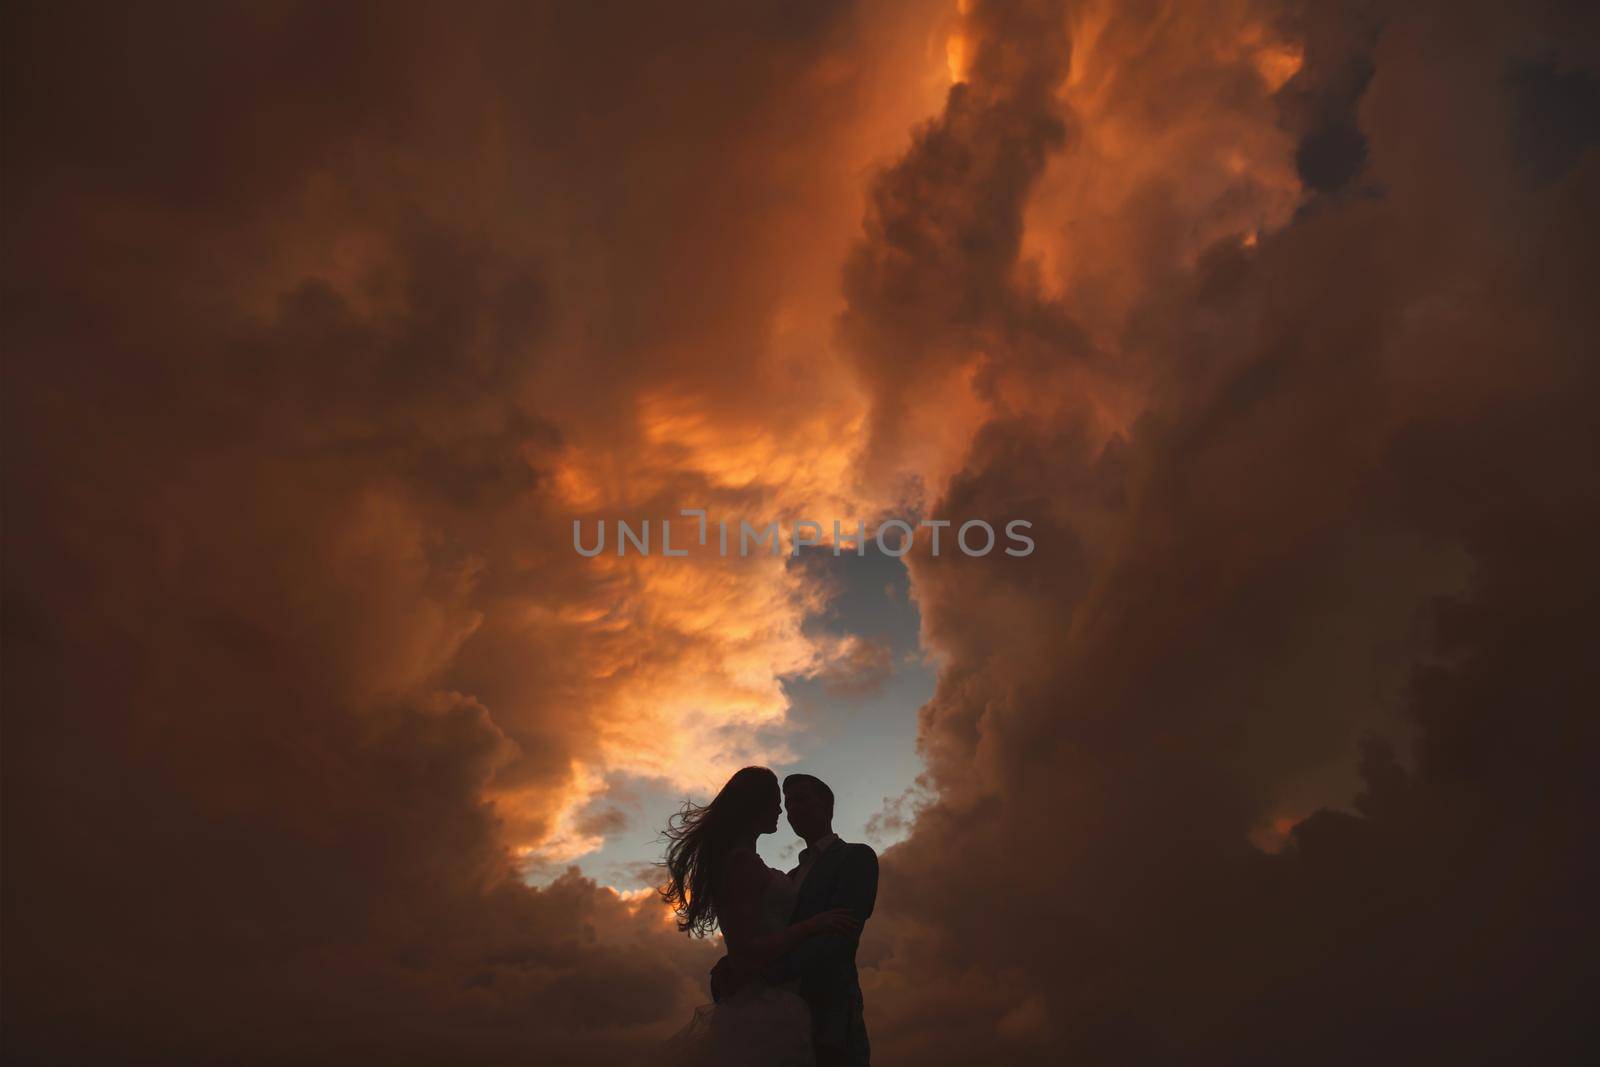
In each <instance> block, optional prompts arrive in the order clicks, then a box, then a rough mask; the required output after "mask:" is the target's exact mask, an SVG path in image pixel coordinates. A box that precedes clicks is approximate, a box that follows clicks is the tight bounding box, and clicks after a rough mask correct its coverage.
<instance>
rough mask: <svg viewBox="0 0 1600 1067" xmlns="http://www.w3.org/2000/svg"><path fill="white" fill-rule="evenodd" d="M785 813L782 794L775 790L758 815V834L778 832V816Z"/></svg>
mask: <svg viewBox="0 0 1600 1067" xmlns="http://www.w3.org/2000/svg"><path fill="white" fill-rule="evenodd" d="M782 814H783V800H782V794H780V793H779V792H778V791H777V790H773V792H772V796H771V798H770V799H768V800H767V801H766V802H765V803H764V804H763V805H762V807H761V813H760V814H759V815H758V816H757V817H756V833H757V834H775V833H777V832H778V816H779V815H782Z"/></svg>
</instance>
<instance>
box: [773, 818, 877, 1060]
mask: <svg viewBox="0 0 1600 1067" xmlns="http://www.w3.org/2000/svg"><path fill="white" fill-rule="evenodd" d="M877 898H878V854H877V853H876V852H873V851H872V848H871V846H869V845H855V844H849V843H847V842H844V841H840V842H838V843H837V844H835V845H834V846H833V847H832V848H830V849H828V850H827V851H826V852H824V853H823V854H822V855H820V856H818V857H817V861H816V863H815V864H813V865H812V867H811V870H810V872H808V873H807V875H806V880H805V882H804V883H803V884H802V885H801V886H800V898H799V900H798V901H797V902H796V903H795V909H794V915H793V916H792V917H791V918H790V920H789V921H790V922H792V923H795V922H801V921H803V920H805V919H809V918H810V917H811V916H813V915H816V914H817V913H818V912H823V911H828V910H829V909H831V908H849V909H850V910H851V912H853V913H854V914H855V917H856V918H857V919H859V920H860V921H861V922H863V923H865V922H866V921H867V918H868V917H869V916H871V914H872V905H873V904H874V903H875V902H876V901H877ZM857 940H858V938H854V937H845V936H842V935H839V934H825V935H823V936H821V937H813V938H811V939H810V940H809V941H807V942H805V943H804V944H802V945H800V946H799V947H798V948H796V949H795V950H794V951H792V952H790V953H789V954H787V955H786V956H784V957H783V958H782V959H781V960H779V961H778V965H777V967H778V971H779V972H780V976H781V977H783V978H799V979H800V994H801V995H802V996H803V997H805V998H806V1001H807V1002H808V1003H809V1004H810V1005H811V1025H812V1031H813V1038H814V1040H815V1042H816V1046H817V1054H818V1058H819V1059H820V1060H821V1061H822V1062H823V1063H847V1064H851V1065H852V1067H867V1064H868V1062H869V1059H870V1055H871V1052H870V1048H869V1046H868V1044H867V1027H866V1023H865V1021H864V1020H863V1019H862V1013H861V980H860V978H859V977H858V975H857V974H856V943H857Z"/></svg>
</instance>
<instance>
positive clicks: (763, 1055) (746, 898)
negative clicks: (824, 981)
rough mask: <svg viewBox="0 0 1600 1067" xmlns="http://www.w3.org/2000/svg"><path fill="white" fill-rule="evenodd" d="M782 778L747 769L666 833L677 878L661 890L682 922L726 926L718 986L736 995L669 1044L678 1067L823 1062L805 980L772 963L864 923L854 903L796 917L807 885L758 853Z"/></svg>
mask: <svg viewBox="0 0 1600 1067" xmlns="http://www.w3.org/2000/svg"><path fill="white" fill-rule="evenodd" d="M781 798H782V792H781V791H780V790H779V788H778V777H777V775H775V774H773V773H772V772H771V771H770V770H768V769H767V768H765V767H746V768H744V769H743V770H741V771H739V772H738V773H736V774H735V775H734V776H733V777H732V778H730V779H728V783H727V784H726V785H724V786H723V787H722V790H721V792H719V793H718V794H717V795H716V798H715V799H714V800H712V801H711V803H710V804H707V805H705V806H704V807H700V806H697V805H694V804H690V803H685V804H684V807H683V810H682V811H681V812H679V813H678V814H677V815H675V816H673V818H672V820H671V821H670V822H669V825H668V827H667V830H666V837H667V839H668V841H669V844H668V846H667V858H666V860H665V862H664V864H663V866H665V867H666V869H667V874H668V881H667V884H666V885H664V886H662V887H661V895H662V897H664V898H665V899H666V901H667V902H668V903H669V904H672V905H673V906H674V908H675V910H676V912H677V916H678V929H679V930H682V931H684V932H686V933H692V934H694V935H695V936H697V937H704V936H706V935H707V934H709V933H711V931H712V930H713V928H716V927H719V926H720V927H721V929H722V937H723V940H724V942H725V943H726V944H727V948H728V958H727V964H726V969H725V970H724V969H722V968H719V977H718V983H719V985H720V986H721V987H722V988H725V989H730V990H732V991H731V992H729V993H727V995H725V996H721V997H720V998H719V999H718V1000H717V1002H716V1003H714V1004H708V1005H705V1006H704V1007H701V1008H699V1009H697V1010H696V1012H695V1015H694V1018H693V1019H692V1020H691V1021H690V1022H689V1025H688V1026H686V1027H684V1029H683V1030H681V1031H679V1032H678V1033H677V1034H676V1035H675V1036H674V1037H673V1038H672V1040H671V1041H670V1042H669V1043H668V1046H667V1050H668V1051H667V1057H666V1062H667V1063H668V1064H671V1065H674V1067H733V1065H735V1064H737V1065H740V1067H744V1065H748V1064H764V1065H769V1067H814V1065H815V1064H816V1062H817V1059H816V1053H815V1051H814V1050H813V1048H812V1039H811V1009H810V1007H809V1006H808V1005H807V1003H806V1001H805V999H804V998H803V997H802V996H801V995H800V992H799V980H798V979H789V980H787V981H778V980H775V979H773V978H771V977H770V973H771V965H772V964H773V963H775V962H777V960H778V959H779V958H780V957H782V956H783V955H784V954H785V953H787V952H789V951H790V950H792V949H794V948H796V947H798V946H799V945H800V944H802V943H803V942H805V941H807V940H809V939H811V938H814V937H819V936H822V935H824V934H840V935H843V936H846V937H853V936H854V935H855V934H856V933H857V932H858V931H859V930H860V928H861V924H860V923H859V922H857V921H856V919H855V918H854V917H853V916H852V914H851V912H850V909H848V908H834V909H831V910H829V911H824V912H819V913H818V914H816V915H813V916H812V917H810V918H809V919H806V920H804V921H802V922H796V923H790V921H789V918H790V916H791V915H792V914H793V913H794V910H795V903H796V900H797V898H798V896H799V887H798V886H797V885H796V884H795V883H794V882H793V881H791V880H790V878H789V876H788V875H786V874H784V873H783V872H782V871H777V870H773V869H772V868H771V867H768V866H767V865H766V864H765V863H763V862H762V861H761V857H760V856H758V855H757V854H756V838H757V837H759V836H761V835H762V834H770V833H773V832H775V831H776V830H777V829H778V815H779V814H780V813H781V812H782V810H783V808H782V800H781Z"/></svg>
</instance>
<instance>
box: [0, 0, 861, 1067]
mask: <svg viewBox="0 0 1600 1067" xmlns="http://www.w3.org/2000/svg"><path fill="white" fill-rule="evenodd" d="M618 14H619V13H618V12H608V11H602V10H592V9H589V8H585V7H578V6H565V5H563V6H560V7H556V8H546V9H543V10H539V9H534V8H529V7H527V6H525V5H479V6H468V7H466V8H461V9H456V10H451V11H446V10H445V9H443V8H439V7H437V6H434V5H429V4H418V5H394V4H382V5H370V6H361V5H348V6H343V7H339V8H336V9H330V8H326V7H324V6H322V5H313V4H275V5H265V6H256V7H251V8H248V9H246V8H241V7H237V6H235V7H226V8H218V7H215V6H213V5H187V6H181V5H158V6H155V7H146V8H143V9H140V10H137V11H134V10H126V11H116V10H109V9H105V8H101V7H98V6H94V5H77V6H72V5H11V6H9V7H8V8H7V12H6V27H5V31H4V47H5V61H4V76H5V91H4V95H5V98H6V101H7V104H6V108H5V150H4V151H5V164H6V171H7V173H6V181H5V205H4V207H5V232H6V242H7V249H6V265H5V275H4V282H5V304H6V309H7V310H6V320H7V321H6V327H5V338H4V342H5V349H6V366H5V389H4V407H5V435H6V444H5V508H6V519H7V521H6V539H5V587H4V612H5V639H4V644H5V664H6V666H5V672H4V674H5V716H6V719H5V760H6V773H5V788H6V803H5V820H6V826H5V845H6V886H5V902H4V907H5V944H6V951H5V970H6V974H5V983H4V984H5V991H6V993H5V1047H6V1057H7V1059H8V1060H9V1061H13V1062H64V1061H74V1062H94V1061H98V1062H115V1061H118V1060H122V1059H146V1060H148V1059H151V1058H154V1059H159V1060H162V1061H163V1062H186V1061H187V1062H220V1061H227V1062H235V1063H243V1062H287V1061H304V1060H338V1061H348V1060H350V1059H352V1058H354V1059H365V1058H383V1059H386V1060H389V1061H397V1062H452V1063H462V1062H474V1061H481V1060H486V1059H487V1060H494V1061H498V1060H501V1059H504V1058H507V1057H511V1058H517V1059H526V1058H528V1057H530V1056H534V1057H538V1056H541V1055H542V1056H544V1057H546V1060H547V1062H557V1061H558V1062H578V1061H585V1062H597V1063H613V1062H616V1061H617V1058H618V1056H619V1055H621V1053H620V1052H619V1050H620V1049H622V1048H623V1047H625V1046H626V1047H634V1046H636V1045H637V1043H638V1041H639V1040H641V1038H640V1035H641V1033H643V1034H645V1035H646V1036H645V1039H646V1040H648V1038H649V1035H651V1034H655V1035H659V1034H660V1032H661V1031H662V1029H663V1028H666V1027H671V1026H674V1025H677V1024H680V1023H681V1022H682V1021H684V1020H685V1019H686V1018H687V1012H688V1007H689V1006H690V1005H692V1004H693V1003H696V1002H698V1001H699V1000H700V999H703V996H704V975H705V972H706V970H707V968H708V965H709V963H710V960H711V958H712V957H714V955H715V950H714V948H713V947H712V946H711V945H703V944H692V943H688V942H686V941H685V940H684V939H682V938H680V937H676V936H670V935H669V932H668V928H667V927H666V925H665V924H664V923H662V922H661V921H660V913H659V909H655V908H650V907H641V906H640V905H639V903H638V902H637V901H635V900H632V899H629V898H623V897H619V896H618V895H617V894H616V893H614V892H612V891H610V890H607V889H604V888H601V887H597V886H596V885H595V884H594V883H593V882H591V881H588V880H586V879H584V878H583V877H581V876H580V875H579V874H577V873H576V872H573V873H571V874H569V875H567V876H565V877H563V878H562V879H560V880H558V881H557V882H555V883H554V884H553V885H551V886H550V887H548V888H546V889H543V890H534V889H530V888H527V887H525V886H524V885H522V883H521V881H520V879H519V877H518V872H517V869H516V864H515V863H514V859H513V857H512V856H511V855H509V854H508V851H507V847H506V839H505V831H506V829H507V826H508V825H512V824H514V825H515V827H516V828H518V831H519V833H520V834H521V836H522V837H523V839H526V838H528V837H530V836H531V837H532V838H534V839H537V838H538V837H539V836H540V834H542V833H544V832H546V831H547V830H548V823H549V822H550V820H552V819H553V818H554V817H555V813H556V812H557V810H558V809H559V806H560V805H559V801H560V799H561V797H562V796H563V794H564V791H565V790H566V789H567V788H568V786H569V780H570V778H571V775H572V773H573V762H574V760H575V759H576V758H579V757H581V756H582V755H583V754H584V753H585V752H589V751H592V749H593V746H594V745H595V744H596V740H595V737H596V733H597V728H596V726H595V723H594V722H593V721H592V719H591V716H593V715H596V714H597V711H596V709H595V708H594V707H593V706H592V704H591V702H590V701H589V700H588V699H587V698H588V696H589V695H590V694H589V693H588V692H587V691H586V690H585V688H584V681H585V677H586V676H585V675H584V673H583V672H584V670H585V669H586V664H585V662H584V657H583V655H582V654H581V653H580V652H578V651H576V650H575V647H576V643H577V638H576V637H574V636H573V632H572V631H571V630H570V628H569V629H563V628H562V627H561V626H559V625H556V624H550V625H548V626H546V627H545V629H543V630H540V629H538V625H537V620H539V619H543V618H559V616H560V611H561V609H562V608H563V607H564V606H566V605H569V604H572V603H574V602H580V601H582V600H583V599H584V597H585V595H586V594H589V593H591V592H592V590H593V588H594V585H595V583H596V582H597V581H598V580H600V579H597V578H596V577H595V574H594V572H593V571H592V570H589V571H584V570H581V569H579V568H578V567H576V566H575V565H574V564H573V562H572V557H571V554H570V551H564V549H565V544H564V543H563V542H562V541H561V540H560V537H559V536H558V534H559V533H560V531H559V530H557V528H556V525H555V523H554V522H553V521H552V518H553V515H554V512H553V510H552V508H553V504H552V497H551V493H552V490H551V486H550V478H551V471H552V469H553V467H554V466H555V465H556V463H557V461H558V458H559V456H560V455H561V454H562V453H563V450H564V449H567V448H569V447H570V446H571V443H572V442H571V439H570V431H571V430H572V428H573V427H585V426H586V427H588V428H589V429H590V430H591V432H592V431H593V430H594V429H596V428H598V430H599V432H601V433H604V432H605V426H606V423H607V421H608V420H611V419H616V416H617V413H618V412H619V411H622V412H626V413H628V414H630V415H631V412H632V410H633V403H634V396H633V393H632V392H631V390H632V389H633V388H634V387H635V385H637V384H638V382H639V380H641V379H649V378H651V376H652V375H654V376H657V377H656V379H655V380H658V381H659V380H672V381H675V382H679V383H683V382H690V383H692V382H693V381H695V380H698V381H701V382H704V383H709V382H717V383H722V384H723V385H725V386H726V389H727V391H728V395H734V394H736V393H737V394H739V395H740V398H741V399H740V402H741V403H744V402H747V400H748V396H749V390H748V389H747V388H744V387H743V386H741V384H740V378H741V376H742V375H746V374H752V375H753V374H756V373H759V368H758V367H757V366H756V362H757V361H755V360H753V359H749V358H742V359H741V358H736V357H740V356H744V355H746V354H747V353H743V352H740V346H741V344H743V343H745V342H750V343H751V344H753V341H751V339H752V338H753V337H754V335H755V334H756V333H757V332H758V330H759V328H760V316H761V315H762V314H764V312H763V310H762V302H763V301H766V300H768V297H769V296H770V294H772V293H775V292H777V291H778V289H779V286H778V282H777V278H778V276H779V275H780V274H781V264H780V265H779V267H773V266H772V265H771V259H770V257H767V258H763V257H760V256H757V255H756V252H757V250H758V249H760V247H761V241H762V240H763V239H764V238H765V237H766V236H767V234H768V232H769V229H770V227H769V225H768V224H769V223H770V220H771V218H772V217H774V216H775V215H776V214H777V213H781V212H783V211H789V210H791V209H792V204H791V201H794V200H798V202H800V203H801V204H802V205H805V204H809V203H810V202H811V201H810V200H807V199H806V195H809V194H807V193H806V192H805V190H804V189H803V188H802V189H801V190H800V192H799V193H797V192H795V190H794V188H790V187H786V186H785V185H784V184H783V182H784V181H785V180H788V181H791V182H793V183H794V184H795V186H803V185H804V183H805V182H806V181H807V180H809V174H808V172H805V171H803V170H796V169H795V167H794V166H793V160H792V159H783V158H779V155H780V151H779V150H780V148H781V149H782V150H783V151H788V152H791V153H794V156H795V158H800V157H804V156H806V155H807V154H810V155H812V156H814V157H823V156H825V155H826V153H827V151H828V145H827V142H826V137H825V136H824V135H825V134H826V133H827V131H828V130H829V129H830V122H831V121H832V115H833V114H834V110H835V109H842V108H847V107H848V106H849V102H850V101H851V100H852V99H853V97H852V95H851V94H852V93H854V92H855V91H856V83H855V82H854V81H853V80H852V76H851V68H849V67H848V66H846V67H845V68H844V72H843V74H842V75H840V76H836V77H833V78H832V79H831V80H829V79H827V78H818V77H815V76H813V68H814V66H815V62H816V60H817V58H818V57H819V56H821V55H822V54H823V52H824V50H825V49H827V48H828V47H829V46H830V45H831V44H836V43H837V42H838V41H839V40H840V38H841V35H845V36H848V34H849V32H851V31H850V25H849V23H848V20H847V18H846V16H848V14H849V12H848V11H847V10H846V9H843V8H841V7H838V6H836V5H806V6H805V9H804V10H799V9H796V8H795V7H794V5H787V4H785V5H769V6H766V7H764V8H759V9H757V8H753V7H751V6H749V5H726V6H724V7H722V8H721V9H717V10H712V9H699V10H694V11H683V12H669V11H665V10H661V11H657V12H654V13H652V12H648V11H642V12H639V11H636V12H631V13H628V14H627V17H626V18H618V17H616V16H617V15H618ZM730 57H731V58H730ZM712 58H716V59H718V60H719V62H716V63H713V62H711V61H710V60H711V59H712ZM785 98H787V100H788V103H784V102H783V101H784V99H785ZM773 116H777V120H776V121H773ZM780 171H782V172H784V173H786V174H788V175H789V177H788V178H786V179H785V178H781V177H780V176H779V172H780ZM719 183H720V184H719ZM763 264H765V266H763ZM689 265H693V266H694V267H695V268H697V269H695V270H690V269H687V268H688V266H689ZM574 353H576V354H577V357H575V355H574ZM578 357H587V361H586V360H585V358H578ZM616 421H617V422H618V425H617V427H616V433H617V434H618V435H619V436H620V437H626V435H627V434H629V433H631V432H633V428H632V427H631V426H630V425H626V424H623V420H620V419H617V420H616ZM529 619H533V620H535V623H530V622H529V621H528V620H529ZM680 647H681V646H680ZM506 789H514V790H515V791H516V795H517V797H518V798H519V803H518V804H517V805H516V806H515V808H513V806H512V805H510V804H509V803H500V804H494V805H492V804H490V803H488V802H486V801H485V796H486V794H493V793H494V791H495V790H506ZM618 818H619V816H618V813H617V812H616V811H615V810H614V809H613V810H603V811H602V810H597V811H595V812H592V813H591V815H590V817H589V818H588V820H587V822H585V824H584V825H585V827H587V828H588V829H590V830H604V829H610V828H614V827H615V826H616V825H617V823H618Z"/></svg>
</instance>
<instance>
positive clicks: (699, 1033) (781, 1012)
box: [666, 867, 817, 1067]
mask: <svg viewBox="0 0 1600 1067" xmlns="http://www.w3.org/2000/svg"><path fill="white" fill-rule="evenodd" d="M767 870H768V872H769V874H770V875H771V878H770V881H769V882H768V884H767V889H766V892H765V893H764V894H763V895H762V897H761V908H760V913H759V914H760V925H759V928H758V930H757V933H758V934H771V933H776V932H778V931H779V930H782V929H783V928H784V927H786V926H788V925H789V917H790V916H791V915H793V914H794V905H795V900H796V899H797V898H798V896H799V893H800V888H799V886H797V885H795V884H794V883H793V882H792V881H790V880H789V876H788V875H786V874H784V873H783V872H782V871H774V870H772V869H771V868H770V867H769V868H767ZM797 985H798V983H797V982H787V983H785V984H783V985H772V984H770V983H768V982H766V981H765V980H763V979H760V978H755V979H751V980H750V981H748V982H746V983H745V984H744V985H743V986H741V987H739V990H738V992H736V993H734V994H733V995H731V996H729V997H727V998H725V999H723V1000H722V1001H721V1002H719V1003H716V1004H707V1005H705V1006H704V1007H701V1008H699V1009H697V1010H696V1011H695V1013H694V1019H693V1020H691V1021H690V1023H689V1025H688V1026H686V1027H684V1028H683V1029H682V1030H680V1031H679V1032H678V1033H677V1034H676V1035H674V1037H673V1038H672V1040H671V1041H669V1042H668V1044H667V1056H666V1062H667V1064H669V1065H671V1067H816V1062H817V1058H816V1055H815V1053H813V1052H812V1049H811V1009H810V1007H809V1006H808V1005H807V1004H806V1002H805V1001H804V1000H803V999H802V998H801V996H800V994H799V993H798V992H796V991H795V987H796V986H797Z"/></svg>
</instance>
